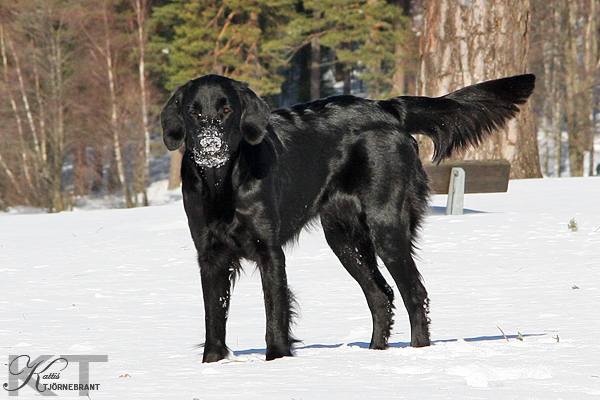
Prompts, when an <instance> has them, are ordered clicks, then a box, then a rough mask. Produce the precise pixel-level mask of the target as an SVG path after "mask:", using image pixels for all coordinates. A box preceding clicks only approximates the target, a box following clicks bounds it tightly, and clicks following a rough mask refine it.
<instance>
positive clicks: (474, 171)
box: [424, 160, 510, 215]
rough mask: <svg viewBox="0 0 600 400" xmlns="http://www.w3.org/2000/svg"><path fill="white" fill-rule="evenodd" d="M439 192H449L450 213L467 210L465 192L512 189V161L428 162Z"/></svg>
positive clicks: (433, 186) (495, 191) (434, 187)
mask: <svg viewBox="0 0 600 400" xmlns="http://www.w3.org/2000/svg"><path fill="white" fill-rule="evenodd" d="M424 166H425V171H426V172H427V175H428V176H429V185H430V186H431V189H432V190H433V191H434V193H435V194H447V195H448V202H447V203H446V215H458V214H462V213H463V208H464V195H465V193H502V192H506V191H507V190H508V179H509V175H510V163H509V162H508V160H461V161H448V162H443V163H441V164H439V165H435V164H431V163H429V164H425V165H424Z"/></svg>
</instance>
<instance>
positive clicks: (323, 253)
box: [0, 178, 600, 400]
mask: <svg viewBox="0 0 600 400" xmlns="http://www.w3.org/2000/svg"><path fill="white" fill-rule="evenodd" d="M161 185H163V186H160V187H158V186H157V187H155V189H154V190H155V191H154V192H152V193H153V194H151V199H152V202H153V204H162V205H155V206H152V207H146V208H137V209H129V210H123V209H118V210H114V209H113V210H110V209H93V210H90V208H101V207H100V205H99V204H94V205H91V206H90V205H89V204H88V206H89V207H87V208H86V207H83V208H84V209H86V210H85V211H84V210H81V209H78V210H76V211H75V212H66V213H60V214H22V213H16V212H13V213H4V214H0V281H1V282H2V283H1V290H0V349H1V353H2V354H3V355H2V364H1V365H0V377H4V378H3V379H2V378H0V383H4V382H6V379H7V373H6V368H7V367H6V364H7V362H8V356H9V355H22V354H28V355H30V356H31V357H32V358H35V357H37V356H39V355H43V354H48V355H50V354H53V355H65V354H82V355H86V354H94V355H107V356H108V362H105V363H99V362H98V363H91V364H90V383H94V384H100V386H99V389H98V390H97V391H90V398H91V399H183V400H193V399H199V400H205V399H206V400H208V399H296V400H299V399H305V400H306V399H476V398H477V399H578V400H583V399H598V398H600V361H599V360H600V341H599V339H600V337H599V331H600V209H599V204H600V202H599V201H598V199H600V178H561V179H540V180H518V181H511V182H510V186H509V191H508V193H499V194H471V195H466V197H465V208H466V212H465V214H464V215H459V216H445V215H443V214H444V206H445V201H446V196H434V198H433V201H432V207H431V209H430V210H431V212H430V215H429V217H428V218H427V222H426V224H425V227H424V229H423V233H422V240H421V241H420V251H419V260H418V262H417V263H418V265H419V269H420V271H421V273H422V274H423V277H424V280H425V283H426V287H427V289H428V291H429V295H430V299H431V314H430V317H431V319H432V324H431V334H432V340H433V345H432V346H430V347H427V348H418V349H416V348H411V347H409V346H408V342H409V340H410V331H409V325H408V318H407V315H406V312H405V310H404V308H403V306H402V304H401V301H400V299H399V294H397V298H398V299H397V309H396V317H395V320H396V323H395V325H394V330H393V334H392V336H391V338H390V344H391V348H390V349H388V350H384V351H373V350H369V349H368V341H369V339H370V335H371V319H370V314H369V312H368V309H367V306H366V302H365V300H364V297H363V295H362V293H361V291H360V289H359V287H358V285H357V284H356V283H355V282H354V281H353V280H352V279H351V278H350V277H349V275H348V274H347V273H346V272H345V270H344V269H343V268H342V267H341V265H339V262H338V261H337V259H336V258H335V256H334V255H333V254H332V253H331V251H330V250H329V249H328V247H327V245H326V243H325V241H324V238H323V235H322V232H321V230H320V229H319V228H314V229H313V231H312V232H305V233H303V235H302V237H301V238H300V241H299V244H298V245H295V246H293V247H291V248H288V249H287V263H288V280H289V282H290V285H291V287H292V289H293V291H294V292H295V294H296V297H297V301H298V304H299V317H298V319H297V321H296V322H297V326H296V327H295V330H294V331H295V335H296V336H297V337H298V338H300V339H302V341H303V342H302V343H301V344H300V345H299V346H298V349H297V351H296V356H295V357H292V358H284V359H279V360H275V361H269V362H266V361H264V349H265V344H264V324H265V320H264V311H263V304H262V293H261V288H260V282H259V276H258V273H257V272H256V271H255V268H254V266H253V265H249V264H246V265H245V274H243V276H242V277H241V278H240V280H239V281H238V283H237V285H236V287H235V290H234V293H233V297H232V305H231V312H230V317H229V323H228V336H227V340H228V345H229V347H230V348H231V349H232V351H233V354H232V355H231V357H230V358H229V359H228V360H224V361H221V362H219V363H214V364H202V363H201V354H202V348H201V347H199V346H198V345H199V344H200V343H201V342H202V341H203V340H204V327H203V306H202V296H201V289H200V282H199V274H198V268H197V266H196V261H195V251H194V249H193V244H192V241H191V238H190V235H189V231H188V228H187V222H186V218H185V214H184V211H183V205H182V202H181V196H180V194H177V193H176V192H167V191H166V190H164V183H161ZM571 220H574V222H575V223H576V225H577V228H578V229H577V230H576V231H575V230H572V229H569V228H568V226H569V222H570V221H571ZM385 274H386V277H387V279H388V282H389V283H390V284H391V283H392V280H391V278H389V275H387V272H386V273H385ZM519 336H521V337H522V340H519V339H518V337H519ZM67 372H68V371H65V372H64V373H65V374H66V373H67ZM63 376H65V377H67V376H69V375H61V380H60V381H59V382H63ZM70 376H71V379H75V380H76V379H77V371H76V370H74V371H72V372H71V375H70ZM2 391H4V390H2ZM57 394H59V395H60V396H64V397H76V396H77V392H76V391H75V392H73V391H71V392H69V391H63V392H57ZM37 395H38V394H37V393H36V392H35V391H34V390H33V389H31V388H30V387H25V388H23V389H21V390H20V391H19V396H20V397H21V398H34V397H35V396H37Z"/></svg>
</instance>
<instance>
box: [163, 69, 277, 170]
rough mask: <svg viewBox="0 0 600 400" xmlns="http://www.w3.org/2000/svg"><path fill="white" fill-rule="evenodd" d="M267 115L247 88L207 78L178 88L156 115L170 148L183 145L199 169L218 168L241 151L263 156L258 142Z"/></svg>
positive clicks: (238, 84)
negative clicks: (159, 119)
mask: <svg viewBox="0 0 600 400" xmlns="http://www.w3.org/2000/svg"><path fill="white" fill-rule="evenodd" d="M270 115H271V113H270V110H269V107H268V105H267V104H266V103H265V102H264V101H263V100H262V99H260V98H259V97H258V96H257V95H256V94H255V93H254V92H253V91H252V90H250V89H249V88H248V85H247V84H245V83H243V82H238V81H235V80H233V79H229V78H225V77H222V76H218V75H206V76H203V77H201V78H198V79H194V80H192V81H189V82H188V83H186V84H185V85H183V86H181V87H180V88H179V89H178V90H177V91H176V92H175V94H174V95H173V96H172V97H171V98H170V99H169V101H168V102H167V104H166V105H165V107H164V108H163V111H162V113H161V116H160V117H161V125H162V129H163V139H164V142H165V145H166V146H167V148H168V149H169V150H176V149H178V148H179V147H181V145H182V144H183V143H184V141H185V144H186V150H187V151H189V152H190V154H191V155H192V157H193V159H194V161H195V163H196V164H197V165H199V166H201V167H207V168H219V167H221V166H223V165H224V164H225V163H226V162H227V161H228V160H229V158H230V157H231V155H232V154H233V153H234V152H236V150H237V149H239V148H240V147H241V148H243V149H245V150H246V152H250V153H255V152H257V151H258V152H259V153H261V152H264V149H261V147H262V146H261V143H262V142H263V139H264V137H265V133H266V128H267V125H268V123H269V117H270ZM245 158H246V159H252V158H253V155H246V157H245ZM252 172H253V173H254V175H255V176H256V175H263V174H264V172H260V173H256V171H254V170H253V171H252ZM257 177H260V176H257Z"/></svg>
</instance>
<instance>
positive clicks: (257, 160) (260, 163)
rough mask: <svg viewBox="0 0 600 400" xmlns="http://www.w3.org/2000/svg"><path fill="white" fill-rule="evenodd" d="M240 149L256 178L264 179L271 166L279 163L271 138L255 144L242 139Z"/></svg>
mask: <svg viewBox="0 0 600 400" xmlns="http://www.w3.org/2000/svg"><path fill="white" fill-rule="evenodd" d="M240 150H241V152H242V156H243V158H244V161H245V162H246V165H247V166H248V169H250V173H251V174H252V176H253V177H255V178H256V179H263V178H265V177H266V176H267V175H269V172H271V168H272V167H273V166H274V165H275V164H276V163H277V153H276V152H275V148H274V147H273V144H272V143H271V140H269V139H264V140H263V141H261V142H260V143H258V144H255V145H252V144H250V143H248V142H246V141H245V140H242V143H240Z"/></svg>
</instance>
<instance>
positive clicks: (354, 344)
mask: <svg viewBox="0 0 600 400" xmlns="http://www.w3.org/2000/svg"><path fill="white" fill-rule="evenodd" d="M544 335H545V334H544V333H529V334H522V335H521V337H522V338H526V337H535V336H544ZM518 338H519V335H506V337H505V336H502V335H495V336H477V337H472V338H463V339H440V340H433V341H432V342H431V344H432V345H435V344H437V343H452V342H458V341H459V340H464V341H465V342H490V341H497V340H500V341H506V340H507V339H508V340H510V339H518ZM344 346H349V347H359V348H361V349H368V348H369V343H368V342H351V343H336V344H310V345H306V346H298V347H296V350H304V349H337V348H340V347H344ZM389 347H390V348H405V347H410V342H396V343H390V344H389ZM265 353H266V349H248V350H237V351H234V352H233V354H234V355H235V356H242V355H249V354H262V355H264V354H265Z"/></svg>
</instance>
